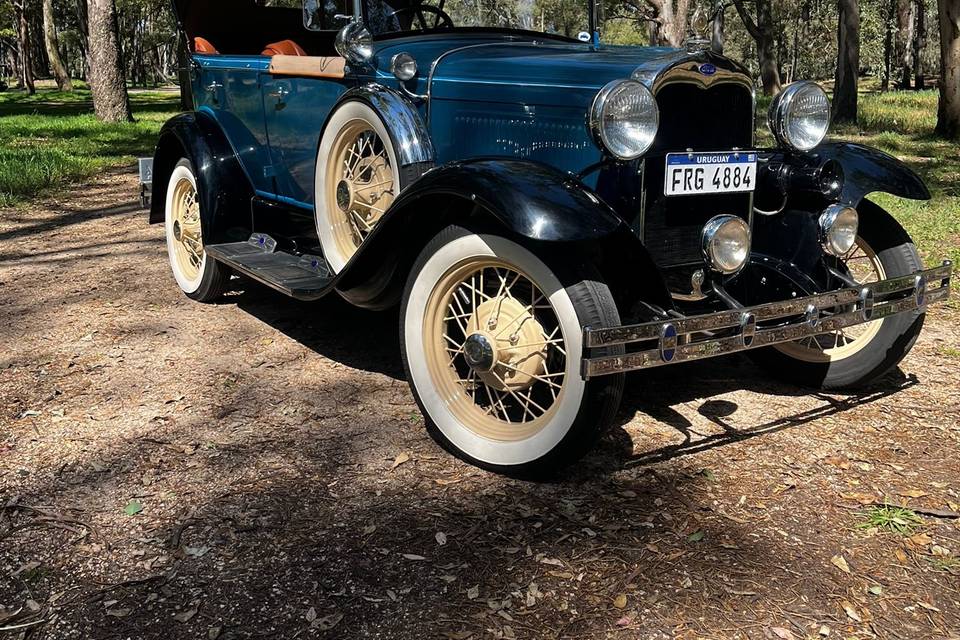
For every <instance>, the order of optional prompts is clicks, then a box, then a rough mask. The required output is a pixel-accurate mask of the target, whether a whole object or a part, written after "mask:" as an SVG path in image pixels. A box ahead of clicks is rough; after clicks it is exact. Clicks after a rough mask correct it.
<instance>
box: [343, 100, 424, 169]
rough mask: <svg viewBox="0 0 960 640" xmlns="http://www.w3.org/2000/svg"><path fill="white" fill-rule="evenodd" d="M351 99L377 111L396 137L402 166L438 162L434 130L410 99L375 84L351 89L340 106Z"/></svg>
mask: <svg viewBox="0 0 960 640" xmlns="http://www.w3.org/2000/svg"><path fill="white" fill-rule="evenodd" d="M349 100H360V101H362V102H365V103H366V104H368V105H370V107H372V108H373V110H374V111H376V112H377V114H378V115H379V116H380V118H381V119H382V120H383V124H384V125H385V126H386V127H387V131H389V132H390V135H391V136H392V137H393V138H394V140H393V142H394V148H395V149H396V152H397V155H398V156H399V158H398V160H399V162H400V165H401V166H407V165H410V164H417V163H421V162H434V160H435V159H436V153H435V152H434V149H433V141H432V140H431V138H430V132H429V131H428V130H427V127H426V124H425V123H424V122H423V118H421V117H420V113H419V112H418V111H417V108H416V107H415V106H413V103H412V102H410V100H408V99H407V98H405V97H403V96H402V95H400V94H399V93H398V92H396V91H394V90H393V89H390V88H389V87H385V86H383V85H381V84H374V83H370V84H365V85H363V86H361V87H355V88H353V89H350V90H349V91H347V92H346V93H344V94H343V96H341V97H340V100H339V101H338V103H337V106H339V105H341V104H343V103H344V102H347V101H349ZM334 110H336V107H334Z"/></svg>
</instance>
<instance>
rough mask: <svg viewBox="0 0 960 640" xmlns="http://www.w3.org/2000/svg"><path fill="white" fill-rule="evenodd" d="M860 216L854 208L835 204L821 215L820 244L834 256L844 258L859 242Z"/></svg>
mask: <svg viewBox="0 0 960 640" xmlns="http://www.w3.org/2000/svg"><path fill="white" fill-rule="evenodd" d="M859 226H860V216H859V215H857V210H856V209H854V208H853V207H845V206H843V205H841V204H834V205H830V206H829V207H827V209H826V211H824V212H823V213H822V214H820V244H821V245H822V246H823V250H824V251H826V252H827V253H829V254H830V255H832V256H844V255H846V254H847V252H849V251H850V249H853V243H854V242H856V241H857V229H858V227H859Z"/></svg>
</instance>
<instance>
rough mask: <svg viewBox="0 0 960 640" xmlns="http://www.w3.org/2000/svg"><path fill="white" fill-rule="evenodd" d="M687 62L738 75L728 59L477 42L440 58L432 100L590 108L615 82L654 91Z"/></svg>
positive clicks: (658, 49)
mask: <svg viewBox="0 0 960 640" xmlns="http://www.w3.org/2000/svg"><path fill="white" fill-rule="evenodd" d="M688 62H696V63H698V64H703V63H707V62H710V63H711V64H712V65H713V66H715V67H716V68H722V69H726V70H729V71H733V72H739V71H740V68H739V67H738V66H737V65H736V64H735V63H732V62H730V61H729V60H727V59H726V58H722V57H720V56H716V55H714V54H712V53H709V52H689V51H686V50H684V49H672V48H661V47H615V46H604V47H601V48H599V49H594V48H592V47H591V46H590V45H588V44H581V43H543V42H539V43H538V42H510V43H479V44H473V45H467V46H463V47H460V48H456V49H450V50H448V51H445V52H443V53H442V54H440V55H439V56H438V57H436V59H435V61H434V64H433V66H432V72H431V75H430V78H429V81H430V96H431V99H440V100H444V99H447V100H481V101H484V102H512V103H516V102H522V103H525V104H544V105H563V106H567V107H574V106H577V107H586V106H588V105H589V104H590V102H591V101H592V100H593V98H594V96H595V95H596V94H597V91H599V89H600V88H601V87H603V86H604V85H605V84H607V83H608V82H610V81H611V80H618V79H624V78H630V77H633V78H635V79H637V80H640V81H641V82H644V83H645V84H647V85H648V86H651V87H652V86H653V84H654V83H655V82H656V80H657V78H658V77H660V76H661V75H662V74H663V73H664V72H665V71H667V70H669V69H672V68H674V67H676V66H678V65H681V64H684V63H688ZM696 68H699V67H696Z"/></svg>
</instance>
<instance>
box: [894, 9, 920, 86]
mask: <svg viewBox="0 0 960 640" xmlns="http://www.w3.org/2000/svg"><path fill="white" fill-rule="evenodd" d="M915 10H916V5H915V4H914V2H913V0H897V43H896V44H897V60H898V71H899V73H898V75H899V76H900V88H901V89H909V88H910V84H911V79H912V78H913V46H912V43H913V29H914V25H915V22H914V19H915Z"/></svg>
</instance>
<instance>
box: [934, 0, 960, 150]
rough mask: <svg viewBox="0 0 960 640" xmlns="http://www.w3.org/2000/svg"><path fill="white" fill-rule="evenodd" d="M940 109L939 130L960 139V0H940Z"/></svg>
mask: <svg viewBox="0 0 960 640" xmlns="http://www.w3.org/2000/svg"><path fill="white" fill-rule="evenodd" d="M937 15H938V18H939V22H940V69H941V71H940V108H939V109H938V110H937V133H939V134H940V135H942V136H946V137H947V138H950V139H951V140H958V141H960V0H939V1H938V2H937Z"/></svg>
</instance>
